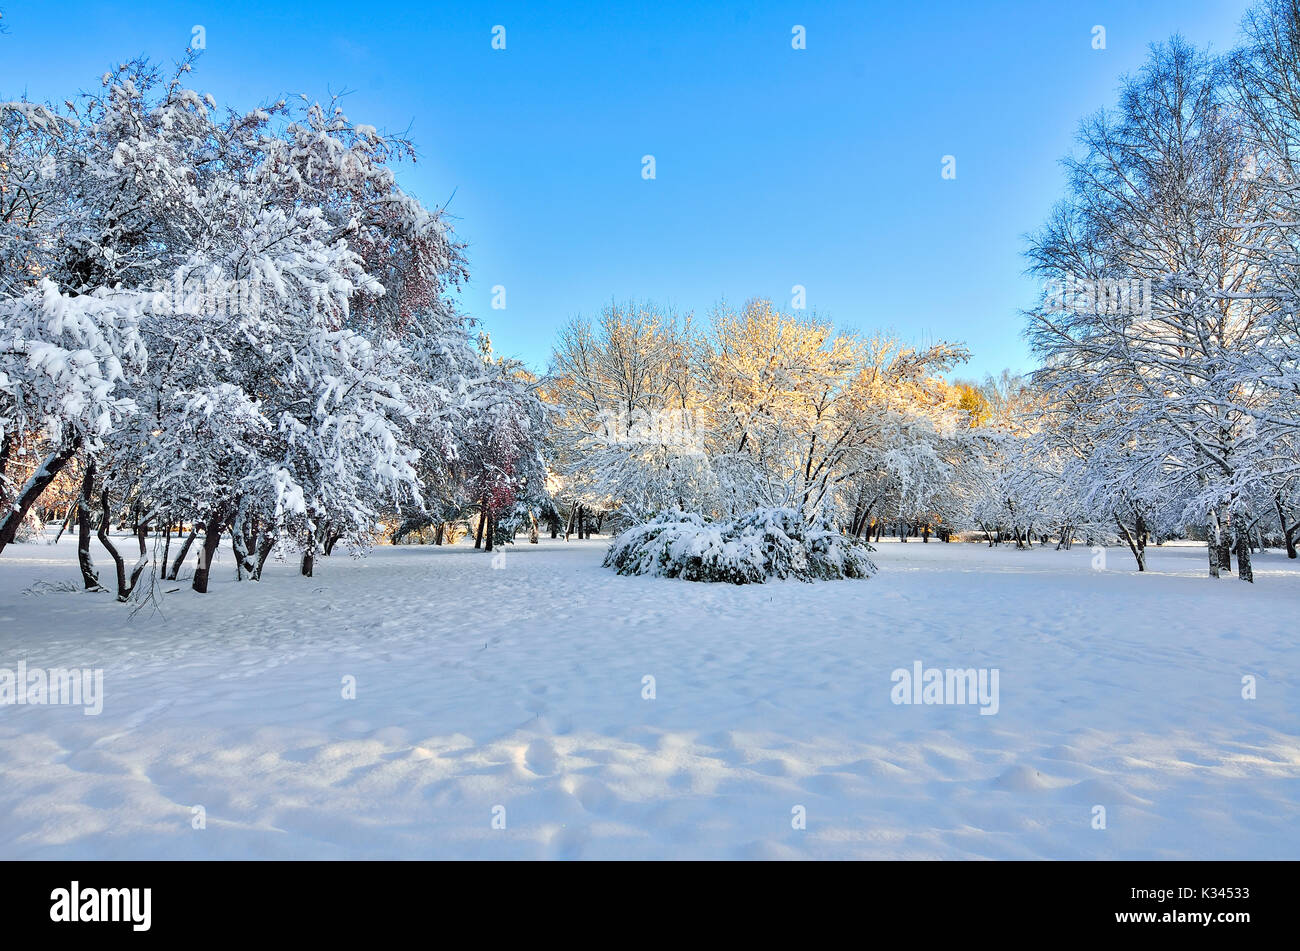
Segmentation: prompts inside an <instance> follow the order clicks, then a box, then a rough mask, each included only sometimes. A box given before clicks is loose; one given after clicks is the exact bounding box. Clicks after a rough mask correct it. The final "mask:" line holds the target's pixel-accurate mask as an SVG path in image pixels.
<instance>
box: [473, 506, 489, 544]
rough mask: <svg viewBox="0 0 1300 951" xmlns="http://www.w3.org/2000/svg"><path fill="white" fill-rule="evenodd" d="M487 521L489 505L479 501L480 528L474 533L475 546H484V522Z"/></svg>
mask: <svg viewBox="0 0 1300 951" xmlns="http://www.w3.org/2000/svg"><path fill="white" fill-rule="evenodd" d="M486 521H487V505H486V504H485V503H483V502H479V508H478V530H477V532H476V533H475V535H474V547H475V548H482V547H483V523H484V522H486Z"/></svg>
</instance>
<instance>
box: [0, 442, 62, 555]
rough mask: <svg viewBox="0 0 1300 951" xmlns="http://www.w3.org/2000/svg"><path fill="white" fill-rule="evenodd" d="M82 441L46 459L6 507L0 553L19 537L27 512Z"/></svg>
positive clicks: (0, 524)
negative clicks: (19, 530)
mask: <svg viewBox="0 0 1300 951" xmlns="http://www.w3.org/2000/svg"><path fill="white" fill-rule="evenodd" d="M80 444H81V440H80V439H74V440H73V441H72V442H71V443H69V444H68V445H66V446H63V447H61V448H59V449H56V450H55V451H54V452H52V453H50V454H49V455H48V456H46V457H45V461H44V462H42V463H41V464H40V467H39V468H37V470H36V471H35V472H33V473H32V475H31V478H29V479H28V480H27V482H26V483H25V484H24V485H23V487H22V488H21V489H20V490H19V491H18V496H17V498H15V499H14V500H13V502H12V504H10V505H8V506H7V507H6V511H5V513H4V517H3V518H0V552H3V551H4V550H5V548H6V547H7V546H8V545H9V543H10V542H12V541H13V540H14V538H15V537H17V535H18V526H19V525H21V524H22V523H23V519H25V518H26V517H27V512H28V510H29V509H31V507H32V506H33V505H34V504H35V503H36V500H37V499H38V498H40V497H41V493H42V492H44V491H45V489H46V488H47V487H48V486H49V484H50V483H51V482H53V481H54V480H55V479H56V478H57V477H58V475H59V473H60V472H62V471H63V468H64V467H65V466H66V465H67V464H68V462H69V461H70V460H71V459H72V457H73V456H75V455H76V454H77V448H78V446H80Z"/></svg>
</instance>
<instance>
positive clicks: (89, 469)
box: [77, 459, 103, 591]
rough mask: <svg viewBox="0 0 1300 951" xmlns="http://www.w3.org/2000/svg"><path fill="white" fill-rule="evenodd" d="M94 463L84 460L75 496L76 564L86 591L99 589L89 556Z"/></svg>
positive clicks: (97, 577) (93, 564)
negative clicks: (79, 492) (83, 467)
mask: <svg viewBox="0 0 1300 951" xmlns="http://www.w3.org/2000/svg"><path fill="white" fill-rule="evenodd" d="M94 483H95V463H94V462H93V461H92V460H89V459H88V460H86V471H85V473H84V474H83V475H82V477H81V494H80V495H78V496H77V566H78V567H79V568H80V569H81V580H82V582H83V583H84V584H85V586H86V590H87V591H101V590H103V588H102V586H101V585H100V583H99V572H97V571H96V570H95V562H94V561H93V560H92V559H91V557H90V535H91V531H92V526H91V524H90V520H91V514H90V497H91V493H92V492H93V491H94Z"/></svg>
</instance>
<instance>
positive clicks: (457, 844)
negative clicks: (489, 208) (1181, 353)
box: [0, 539, 1300, 859]
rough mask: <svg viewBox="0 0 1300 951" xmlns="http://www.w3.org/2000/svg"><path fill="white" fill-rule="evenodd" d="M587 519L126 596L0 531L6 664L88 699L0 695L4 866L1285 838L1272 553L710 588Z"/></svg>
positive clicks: (670, 854)
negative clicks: (982, 673)
mask: <svg viewBox="0 0 1300 951" xmlns="http://www.w3.org/2000/svg"><path fill="white" fill-rule="evenodd" d="M606 544H607V542H605V541H599V540H598V541H591V542H576V541H574V542H569V543H567V544H565V543H564V542H562V541H550V540H549V539H544V540H543V543H542V544H541V545H537V546H531V545H528V544H520V545H516V546H513V547H509V548H507V549H505V552H504V564H503V565H502V567H500V568H499V569H494V568H493V567H492V563H493V558H492V556H490V555H488V554H485V553H483V552H476V551H474V550H472V549H471V548H470V547H468V546H467V545H465V544H464V543H463V542H462V543H461V544H460V545H458V546H455V547H447V548H436V547H400V548H387V547H381V548H378V549H376V550H375V551H374V552H373V554H372V555H371V556H370V557H369V558H367V559H364V560H360V561H355V560H352V559H350V558H348V557H347V556H346V555H344V554H341V553H336V554H335V555H334V556H332V557H330V558H322V559H318V562H317V568H316V575H315V577H314V578H301V577H298V576H297V575H296V572H295V570H294V566H293V565H291V564H270V565H268V568H267V573H266V578H265V580H264V581H262V582H261V583H254V582H243V583H241V584H237V583H236V582H234V581H233V580H229V577H230V576H231V575H233V571H232V570H231V567H232V565H231V556H230V554H229V552H228V551H226V550H224V549H223V551H222V552H221V556H220V559H219V561H218V563H217V565H216V567H215V568H214V573H213V574H214V582H213V585H212V591H211V593H210V594H208V595H205V596H201V595H195V594H193V593H191V592H190V591H189V590H188V587H186V586H184V585H181V586H180V587H181V589H182V590H180V591H179V592H177V593H175V594H171V595H168V596H167V598H166V599H165V602H164V609H163V613H162V614H161V615H158V614H155V615H149V614H147V613H140V614H138V615H136V617H134V618H132V617H130V616H129V607H126V606H123V605H119V604H115V603H114V602H113V598H112V595H110V594H97V595H89V594H83V593H80V592H76V591H62V590H51V589H50V588H48V587H47V586H37V587H35V588H34V587H33V585H35V584H36V583H37V582H39V581H43V582H55V583H58V582H67V583H69V584H74V583H76V582H77V580H78V577H77V571H76V567H75V557H74V551H73V547H72V544H71V543H70V540H68V539H65V540H64V541H63V542H62V543H60V545H58V546H57V547H50V546H48V545H46V544H24V545H13V546H10V547H9V548H8V549H7V550H6V551H5V553H4V555H3V557H0V667H8V668H14V667H15V666H16V664H17V663H18V662H19V661H20V660H25V661H26V663H27V664H28V665H29V666H41V667H46V668H49V667H56V666H68V667H82V668H86V667H102V668H103V669H104V690H105V698H104V709H103V712H102V714H101V715H99V716H97V717H96V716H86V715H84V713H83V711H82V710H81V709H80V708H77V707H71V706H31V705H28V706H0V772H2V774H3V782H0V858H40V859H51V858H172V857H194V858H203V857H220V858H245V857H252V858H282V857H308V858H342V857H376V858H379V857H413V858H414V857H435V858H436V857H510V858H514V857H520V858H544V857H570V858H625V857H628V858H630V857H638V858H639V857H654V858H680V857H698V858H714V857H718V858H731V857H742V858H765V857H778V858H784V857H792V858H796V857H798V858H802V857H818V858H969V857H987V858H1039V857H1050V858H1125V859H1136V858H1252V859H1262V858H1289V859H1295V858H1300V716H1298V713H1300V703H1297V688H1298V687H1300V675H1298V671H1297V666H1298V665H1300V644H1298V639H1297V636H1296V633H1297V632H1296V624H1295V617H1296V608H1297V605H1298V604H1300V565H1297V563H1295V562H1288V561H1287V560H1286V558H1285V557H1284V556H1283V555H1281V554H1279V553H1277V552H1270V553H1268V554H1267V555H1264V556H1261V557H1259V558H1258V559H1257V562H1256V581H1257V583H1256V584H1255V585H1254V586H1253V588H1252V587H1251V586H1249V585H1245V584H1242V583H1240V582H1238V581H1237V580H1235V579H1223V580H1220V581H1217V582H1216V581H1211V580H1209V579H1207V578H1205V577H1203V575H1204V573H1205V551H1204V549H1203V548H1201V547H1194V546H1179V547H1170V546H1165V547H1161V548H1154V549H1151V551H1150V565H1151V569H1152V570H1151V571H1150V572H1148V573H1147V574H1145V575H1141V576H1139V575H1137V574H1135V573H1134V572H1133V571H1132V564H1131V559H1130V558H1129V556H1128V554H1127V551H1126V550H1124V549H1119V548H1112V549H1109V550H1108V552H1107V556H1108V565H1109V569H1110V570H1103V571H1096V570H1093V569H1092V567H1091V562H1092V558H1093V556H1092V553H1091V552H1089V551H1088V550H1087V549H1086V548H1082V547H1076V548H1075V550H1074V551H1072V552H1056V551H1053V550H1051V549H1050V548H1048V549H1046V550H1039V549H1036V550H1034V551H1019V552H1018V551H1015V550H1013V549H1008V548H999V549H992V550H991V549H988V548H986V547H984V546H982V545H957V544H953V545H943V544H939V543H937V542H932V543H930V544H922V543H920V542H919V541H913V542H909V543H907V544H898V543H892V544H885V545H882V546H881V547H880V550H879V551H878V554H877V555H876V560H877V561H878V563H879V564H880V566H881V571H880V573H879V574H878V575H877V576H876V577H874V578H872V579H871V580H868V581H839V582H822V583H816V584H801V583H798V582H773V583H769V584H765V585H752V586H745V587H731V586H724V585H715V584H692V583H688V582H681V581H674V580H667V579H662V578H646V577H620V576H617V575H615V574H614V573H613V572H612V571H609V570H608V569H604V568H601V567H600V560H601V557H602V555H603V554H604V551H605V547H606ZM496 562H497V564H501V559H500V558H498V559H496ZM164 587H167V588H173V587H177V585H176V584H175V583H172V584H165V585H164ZM915 661H921V662H922V663H923V664H925V665H926V666H927V667H929V666H934V667H961V668H968V667H975V668H979V667H989V668H997V669H998V670H999V671H1000V703H999V710H998V712H997V714H996V715H993V716H982V715H980V712H979V708H978V707H976V706H910V705H895V704H894V703H892V702H891V700H890V693H891V686H892V684H891V679H890V678H891V672H892V671H894V670H895V669H897V668H910V667H911V666H912V664H913V663H914V662H915ZM348 675H351V676H354V677H355V678H356V682H357V697H356V699H355V700H345V699H343V698H342V690H343V687H342V681H343V678H344V677H345V676H348ZM646 675H651V676H653V677H654V678H655V692H656V697H655V699H653V700H647V699H642V690H643V677H645V676H646ZM1245 675H1253V676H1254V677H1256V678H1257V684H1258V687H1257V689H1258V697H1257V699H1255V700H1246V699H1243V698H1242V695H1241V693H1242V677H1243V676H1245ZM200 805H201V806H202V807H203V808H204V809H205V810H206V819H207V827H206V828H204V829H194V828H192V821H191V820H192V815H193V813H192V807H194V806H200ZM498 805H499V806H504V808H505V818H506V827H505V828H504V829H494V828H493V823H492V820H493V809H494V807H495V806H498ZM1096 805H1102V806H1104V807H1105V809H1106V825H1107V827H1106V828H1105V829H1104V830H1098V829H1094V828H1093V827H1092V822H1093V807H1094V806H1096ZM796 806H803V807H804V808H805V809H806V814H807V828H806V829H805V830H798V829H795V828H792V823H791V818H792V809H794V807H796Z"/></svg>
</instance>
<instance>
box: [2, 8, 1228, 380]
mask: <svg viewBox="0 0 1300 951" xmlns="http://www.w3.org/2000/svg"><path fill="white" fill-rule="evenodd" d="M271 7H274V8H275V9H270V8H271ZM1246 7H1247V3H1245V2H1244V0H1240V2H1239V0H1218V2H1208V0H1144V2H1142V3H1133V2H1125V3H1111V2H1069V3H1048V2H1038V3H1033V2H1003V3H971V2H949V0H944V2H931V3H906V2H904V3H889V4H878V3H870V2H858V3H754V2H748V3H735V4H708V5H707V8H705V5H703V4H698V3H690V2H677V0H662V2H658V3H652V4H651V3H647V4H640V3H638V4H635V5H634V4H631V3H627V4H601V3H592V4H550V3H528V4H522V3H503V2H484V3H480V2H464V3H454V4H452V3H439V2H432V3H429V2H413V3H405V2H401V3H387V2H381V0H372V2H369V3H343V2H315V3H310V4H307V3H303V4H294V3H287V2H286V3H274V4H271V3H246V2H239V0H237V2H231V0H220V2H208V3H184V2H148V0H134V2H130V3H114V2H104V0H98V2H93V3H58V2H22V0H0V10H3V12H4V18H3V20H0V23H3V24H5V25H7V27H8V31H7V33H6V34H4V35H0V96H3V97H5V98H16V97H18V96H20V95H23V94H26V95H27V96H29V97H31V98H35V99H54V100H62V99H64V98H67V97H69V96H70V95H71V94H73V93H74V92H76V91H79V90H82V89H92V88H97V87H98V77H99V76H100V75H101V74H102V73H103V72H104V71H105V69H107V68H109V67H110V66H111V65H112V64H115V63H117V62H120V61H122V60H124V59H127V58H129V57H131V56H133V55H137V54H146V55H148V56H150V57H152V58H154V59H156V60H159V61H162V62H165V63H170V62H172V61H174V60H175V59H176V58H178V57H179V56H180V55H181V54H182V53H183V51H184V49H185V47H186V46H187V45H188V44H189V42H190V39H191V36H192V29H193V27H194V26H195V25H202V26H203V27H204V29H205V31H206V41H207V49H206V51H205V53H204V55H203V57H202V59H201V60H200V63H199V66H198V68H197V69H196V71H195V73H194V75H193V77H192V78H193V83H192V84H193V85H194V87H195V88H197V89H199V90H201V91H205V92H210V93H212V94H213V95H214V96H216V97H217V99H218V101H219V102H220V103H221V104H222V105H227V104H229V105H233V106H236V107H240V108H244V107H250V106H253V105H256V104H258V103H260V102H264V101H271V100H274V99H277V98H280V97H281V96H283V95H286V94H294V93H300V92H301V93H306V94H307V95H309V96H311V97H312V98H325V97H327V96H328V95H329V93H330V92H331V91H333V92H338V91H340V90H349V91H351V92H350V95H349V96H348V97H347V98H346V99H345V111H346V112H347V113H348V115H349V116H350V117H351V118H352V119H353V120H354V121H357V122H366V123H369V124H372V125H375V126H378V127H380V128H381V129H386V130H388V131H405V130H407V129H409V134H410V136H411V137H412V138H413V139H414V140H415V141H416V143H417V145H418V146H419V149H420V153H421V159H420V162H419V163H418V164H416V165H414V166H412V165H406V166H404V167H402V168H401V169H400V171H399V176H400V177H401V179H402V181H403V183H404V185H405V186H406V187H407V188H408V189H409V190H411V191H413V192H414V193H415V194H417V195H419V196H420V197H421V198H422V199H423V200H424V201H425V202H426V203H427V204H430V205H440V204H442V203H443V202H445V201H446V200H447V199H448V198H449V197H451V196H453V194H454V197H452V198H451V203H450V206H449V210H450V213H451V214H452V215H454V216H455V219H456V220H455V222H454V224H455V226H456V229H457V232H458V233H459V234H460V235H461V237H462V238H463V239H464V240H465V241H467V242H468V245H469V247H468V255H469V264H470V270H471V282H470V284H469V285H468V286H467V287H466V288H465V291H464V293H463V295H462V296H463V306H464V307H465V309H466V310H467V311H468V312H470V313H473V314H475V315H477V316H480V317H482V318H483V319H484V321H485V323H486V325H487V327H488V329H489V330H490V331H491V332H492V336H493V341H494V343H495V344H496V347H497V349H498V351H499V352H503V353H507V354H510V355H513V356H517V357H519V358H521V359H523V360H525V361H526V362H528V363H529V364H530V365H532V366H534V367H536V368H538V369H542V368H544V367H545V364H546V361H547V357H548V355H549V353H550V347H551V343H552V341H553V339H554V335H555V331H556V329H557V328H558V327H559V326H560V325H561V324H562V323H563V322H565V321H566V320H568V319H569V318H570V317H572V316H574V315H578V314H583V315H592V314H594V313H596V312H597V311H598V310H599V309H600V307H601V306H602V305H603V304H604V303H606V302H608V301H609V300H611V299H618V300H620V301H623V300H629V299H648V300H654V301H657V302H659V303H660V304H663V305H669V306H673V307H676V308H677V309H679V310H682V311H688V310H693V311H695V312H696V314H698V315H701V316H703V315H704V314H705V313H706V312H707V311H708V309H709V308H710V307H711V306H712V305H713V304H714V303H715V302H717V301H720V300H727V301H730V302H733V303H736V304H739V303H741V302H743V301H744V300H745V299H746V298H748V297H753V296H767V297H771V298H772V299H773V300H775V301H776V302H778V304H781V305H782V306H788V304H789V301H790V289H791V287H792V286H793V285H795V284H801V285H803V286H805V287H806V288H807V304H808V307H809V309H811V310H815V311H817V312H818V313H820V314H823V315H826V316H829V317H831V318H832V319H833V320H834V321H835V322H836V323H837V324H839V325H842V326H849V327H856V328H859V329H862V330H870V329H874V328H887V329H893V330H896V331H897V332H898V333H899V334H900V335H902V336H903V337H905V338H907V339H909V340H914V341H918V342H920V341H925V340H933V339H949V340H961V341H964V342H966V343H967V344H968V345H969V346H970V347H971V349H972V350H973V351H974V357H973V359H972V361H971V363H970V364H968V365H967V366H966V367H965V368H963V369H962V370H961V371H959V373H960V375H963V376H982V375H983V374H984V373H986V372H997V371H998V370H1000V369H1001V368H1003V367H1011V368H1013V369H1024V368H1027V366H1028V356H1027V353H1026V350H1025V348H1024V345H1023V343H1022V340H1021V336H1020V328H1021V320H1020V317H1019V316H1018V313H1019V310H1020V309H1021V308H1023V307H1025V306H1027V305H1028V304H1029V303H1030V302H1031V300H1032V298H1033V296H1034V289H1033V284H1032V283H1031V282H1030V280H1029V279H1028V278H1027V277H1025V276H1024V274H1023V271H1024V267H1025V262H1024V259H1023V257H1022V256H1021V252H1022V251H1023V248H1024V240H1023V236H1024V234H1025V233H1026V232H1028V231H1031V230H1033V229H1034V228H1036V227H1037V226H1038V225H1039V223H1041V221H1042V220H1043V219H1044V218H1045V216H1046V214H1047V212H1048V210H1049V209H1050V207H1051V205H1052V203H1053V202H1054V201H1055V200H1056V199H1057V198H1059V197H1060V195H1061V191H1062V187H1063V176H1062V172H1061V169H1060V165H1059V159H1060V158H1061V156H1062V155H1064V154H1065V153H1066V152H1067V151H1069V149H1070V148H1071V146H1072V142H1073V138H1074V132H1075V130H1076V128H1077V125H1078V122H1079V120H1080V119H1081V118H1082V117H1083V116H1084V115H1086V114H1088V113H1090V112H1092V111H1094V110H1096V109H1098V108H1100V107H1103V106H1108V105H1111V104H1112V103H1113V101H1114V99H1115V91H1116V87H1117V83H1118V81H1119V78H1120V76H1121V75H1122V74H1123V73H1125V72H1127V71H1132V70H1134V69H1136V68H1137V67H1138V66H1140V65H1141V62H1142V60H1143V58H1144V57H1145V55H1146V48H1147V45H1148V44H1149V43H1151V42H1152V41H1155V40H1159V39H1163V38H1165V37H1167V36H1168V35H1169V34H1171V33H1173V32H1181V33H1182V34H1183V35H1184V36H1185V37H1186V38H1187V39H1189V40H1191V41H1192V42H1195V43H1197V44H1199V45H1205V44H1210V45H1211V46H1213V47H1214V48H1215V49H1219V50H1224V49H1227V48H1229V47H1231V46H1232V45H1233V43H1234V41H1235V38H1236V35H1237V27H1238V24H1239V22H1240V19H1241V16H1242V14H1243V12H1244V11H1245V9H1246ZM498 24H499V25H502V26H504V27H505V28H506V48H505V50H494V49H492V46H491V40H492V29H493V27H494V26H496V25H498ZM796 24H799V25H802V26H804V27H805V28H806V34H807V48H806V49H805V50H799V51H796V50H793V49H792V48H791V43H790V39H791V29H792V27H793V26H794V25H796ZM1096 25H1101V26H1104V27H1105V30H1106V49H1105V50H1094V49H1093V48H1092V36H1093V32H1092V31H1093V27H1094V26H1096ZM646 154H652V155H654V156H655V162H656V175H657V177H656V178H655V180H653V181H646V180H644V179H643V178H642V176H641V167H642V166H641V158H642V156H643V155H646ZM945 155H952V156H954V157H955V159H956V178H955V179H952V180H945V179H943V178H942V176H941V174H940V173H941V163H942V158H943V156H945ZM494 285H502V286H504V287H505V288H506V305H507V306H506V309H505V310H493V309H491V307H490V301H491V289H492V287H493V286H494Z"/></svg>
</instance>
